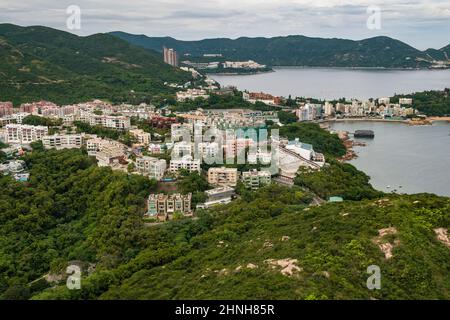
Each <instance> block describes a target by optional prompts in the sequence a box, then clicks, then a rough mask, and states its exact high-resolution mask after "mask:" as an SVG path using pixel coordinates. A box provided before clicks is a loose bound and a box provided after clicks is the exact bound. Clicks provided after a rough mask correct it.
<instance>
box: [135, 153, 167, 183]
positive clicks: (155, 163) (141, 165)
mask: <svg viewBox="0 0 450 320" xmlns="http://www.w3.org/2000/svg"><path fill="white" fill-rule="evenodd" d="M166 169H167V163H166V160H163V159H157V158H153V157H142V158H137V159H136V170H137V171H138V172H139V173H140V174H143V175H146V176H148V177H150V178H152V179H156V180H161V179H162V178H163V177H164V173H165V172H166Z"/></svg>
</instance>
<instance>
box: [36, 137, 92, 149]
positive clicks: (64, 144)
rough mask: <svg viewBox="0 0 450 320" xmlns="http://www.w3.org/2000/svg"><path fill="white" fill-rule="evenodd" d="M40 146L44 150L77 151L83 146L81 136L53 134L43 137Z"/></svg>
mask: <svg viewBox="0 0 450 320" xmlns="http://www.w3.org/2000/svg"><path fill="white" fill-rule="evenodd" d="M42 144H43V145H44V148H45V149H57V150H61V149H75V148H76V149H79V148H81V147H82V146H83V136H82V135H81V134H55V135H52V136H44V137H43V138H42Z"/></svg>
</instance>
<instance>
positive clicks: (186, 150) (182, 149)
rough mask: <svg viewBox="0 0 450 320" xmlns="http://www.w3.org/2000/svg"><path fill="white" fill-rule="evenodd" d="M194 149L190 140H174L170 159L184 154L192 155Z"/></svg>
mask: <svg viewBox="0 0 450 320" xmlns="http://www.w3.org/2000/svg"><path fill="white" fill-rule="evenodd" d="M193 151H194V148H193V145H192V142H190V141H181V142H176V143H174V145H173V149H172V159H180V158H183V157H185V156H190V155H192V152H193Z"/></svg>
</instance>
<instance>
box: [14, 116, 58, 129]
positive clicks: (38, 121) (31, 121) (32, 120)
mask: <svg viewBox="0 0 450 320" xmlns="http://www.w3.org/2000/svg"><path fill="white" fill-rule="evenodd" d="M22 124H28V125H32V126H45V127H56V126H60V125H62V119H51V118H46V117H40V116H35V115H29V116H26V117H25V118H23V120H22Z"/></svg>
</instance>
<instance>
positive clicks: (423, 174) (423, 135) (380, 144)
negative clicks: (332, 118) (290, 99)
mask: <svg viewBox="0 0 450 320" xmlns="http://www.w3.org/2000/svg"><path fill="white" fill-rule="evenodd" d="M331 128H332V129H334V130H345V131H349V132H354V131H355V130H358V129H369V130H373V131H374V132H375V139H373V140H372V139H356V140H357V141H364V142H366V144H367V145H366V146H365V147H355V148H354V150H355V152H356V153H357V154H358V156H359V157H358V158H356V159H354V160H352V161H350V163H352V164H353V165H355V166H356V167H357V168H358V169H360V170H362V171H364V172H365V173H366V174H368V175H369V176H370V177H371V183H372V185H373V186H374V188H376V189H378V190H382V191H386V192H391V191H393V190H394V189H397V192H400V193H420V192H429V193H434V194H437V195H442V196H449V197H450V124H449V123H446V122H435V123H434V124H433V125H432V126H408V125H406V124H402V123H385V122H369V121H367V122H352V121H345V122H336V123H333V124H332V125H331ZM387 186H390V188H387ZM400 186H401V187H400Z"/></svg>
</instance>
